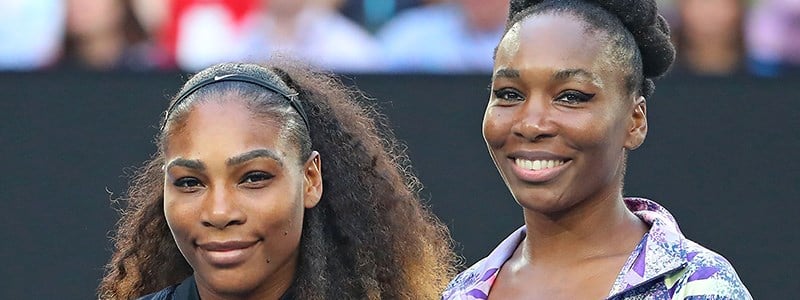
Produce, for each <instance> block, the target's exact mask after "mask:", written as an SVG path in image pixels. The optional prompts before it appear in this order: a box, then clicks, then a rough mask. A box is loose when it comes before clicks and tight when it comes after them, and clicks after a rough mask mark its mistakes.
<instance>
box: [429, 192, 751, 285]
mask: <svg viewBox="0 0 800 300" xmlns="http://www.w3.org/2000/svg"><path fill="white" fill-rule="evenodd" d="M625 204H626V205H627V206H628V209H630V210H631V211H632V212H633V213H634V214H636V216H638V217H639V218H641V219H642V220H644V221H645V222H646V223H647V224H649V225H650V230H649V231H648V232H647V233H646V234H645V235H644V237H643V238H642V241H641V242H640V243H639V245H638V246H637V247H636V249H634V250H633V252H632V253H631V255H630V256H629V257H628V260H627V261H626V262H625V264H624V265H623V268H622V272H620V273H619V275H617V279H616V280H615V281H614V285H613V286H612V288H611V291H610V292H609V294H608V298H607V299H614V300H617V299H687V300H688V299H752V296H750V293H749V292H748V291H747V288H746V287H745V286H744V284H742V281H741V280H740V279H739V276H738V275H737V274H736V271H734V269H733V267H732V266H731V264H730V263H729V262H728V261H727V260H726V259H725V258H724V257H722V256H721V255H719V254H717V253H715V252H713V251H711V250H708V249H706V248H703V246H700V245H698V244H697V243H695V242H692V241H690V240H688V239H687V238H686V237H684V236H683V234H681V232H680V230H679V229H678V224H677V223H676V222H675V219H674V218H673V217H672V215H671V214H670V213H669V212H668V211H667V210H666V209H664V208H663V207H661V206H660V205H658V204H657V203H655V202H653V201H651V200H647V199H643V198H625ZM524 238H525V227H524V226H523V227H522V228H520V229H518V230H517V231H515V232H514V233H512V234H511V236H509V237H508V238H506V239H505V240H504V241H503V242H502V243H500V245H499V246H498V247H497V248H495V250H494V251H492V253H491V254H489V256H488V257H486V258H484V259H482V260H480V261H478V262H477V263H475V264H474V265H472V266H471V267H470V268H468V269H467V270H465V271H464V272H462V273H461V274H459V275H458V276H456V278H455V279H453V281H451V282H450V284H449V285H448V286H447V289H445V291H444V294H443V295H442V299H444V300H455V299H459V300H461V299H463V300H471V299H487V298H488V294H489V290H490V289H491V287H492V283H494V280H495V278H496V277H497V273H498V270H500V267H501V266H502V265H503V263H505V261H506V260H508V259H509V258H510V257H511V255H512V254H513V253H514V250H515V249H516V248H517V246H518V245H519V243H520V242H522V240H523V239H524Z"/></svg>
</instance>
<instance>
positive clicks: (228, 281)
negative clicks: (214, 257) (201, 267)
mask: <svg viewBox="0 0 800 300" xmlns="http://www.w3.org/2000/svg"><path fill="white" fill-rule="evenodd" d="M245 273H246V272H242V271H241V270H235V269H231V270H220V271H216V272H213V274H207V275H205V276H203V278H204V279H205V280H207V284H208V287H209V288H210V289H211V290H213V291H214V292H215V293H217V294H224V295H246V294H249V293H251V292H252V291H253V290H255V289H256V283H255V282H253V281H254V280H255V278H256V276H244V275H245ZM195 276H199V275H198V274H195Z"/></svg>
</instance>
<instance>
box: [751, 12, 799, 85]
mask: <svg viewBox="0 0 800 300" xmlns="http://www.w3.org/2000/svg"><path fill="white" fill-rule="evenodd" d="M747 48H748V56H749V60H750V65H749V67H750V70H751V71H752V72H753V73H755V74H757V75H761V76H776V75H781V74H783V73H800V0H761V1H759V2H758V3H757V4H756V6H755V7H754V8H753V10H752V11H751V14H750V16H749V22H748V24H747Z"/></svg>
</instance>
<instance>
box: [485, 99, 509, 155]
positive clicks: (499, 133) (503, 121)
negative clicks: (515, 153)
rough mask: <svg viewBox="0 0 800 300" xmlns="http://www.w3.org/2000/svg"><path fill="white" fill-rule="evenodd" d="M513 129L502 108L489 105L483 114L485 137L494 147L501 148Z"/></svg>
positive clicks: (488, 143)
mask: <svg viewBox="0 0 800 300" xmlns="http://www.w3.org/2000/svg"><path fill="white" fill-rule="evenodd" d="M510 131H511V121H510V119H509V118H508V116H506V115H505V114H503V113H502V111H501V110H499V109H497V108H494V107H489V108H487V109H486V113H485V114H484V116H483V138H484V140H486V144H487V145H488V146H489V147H490V148H492V149H496V148H500V147H502V146H503V144H504V143H505V140H506V137H507V136H508V134H509V133H510Z"/></svg>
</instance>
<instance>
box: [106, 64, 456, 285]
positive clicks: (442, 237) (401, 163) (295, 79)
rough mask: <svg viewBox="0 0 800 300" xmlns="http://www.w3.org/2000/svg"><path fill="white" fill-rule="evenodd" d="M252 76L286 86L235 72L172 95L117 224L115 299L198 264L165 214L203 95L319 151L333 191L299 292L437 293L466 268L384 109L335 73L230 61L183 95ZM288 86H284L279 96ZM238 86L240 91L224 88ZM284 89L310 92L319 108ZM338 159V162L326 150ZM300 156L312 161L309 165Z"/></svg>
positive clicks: (314, 222) (305, 249) (318, 212)
mask: <svg viewBox="0 0 800 300" xmlns="http://www.w3.org/2000/svg"><path fill="white" fill-rule="evenodd" d="M229 74H242V75H245V76H248V77H250V78H255V79H257V80H259V81H263V82H265V83H266V84H269V85H271V86H273V87H274V88H275V91H269V90H267V89H265V88H262V87H258V86H257V85H254V84H249V83H244V82H236V81H228V82H219V83H215V84H213V85H208V86H206V87H204V88H202V89H198V90H196V91H195V92H194V93H192V94H191V95H190V96H187V97H185V98H183V99H182V101H178V100H180V98H178V97H176V98H175V99H173V100H172V105H171V106H170V107H171V108H170V109H169V110H168V113H167V114H165V117H164V122H163V124H164V126H163V127H162V128H163V129H162V131H161V132H160V134H159V137H158V140H157V143H158V146H159V150H158V151H157V152H156V153H155V154H154V155H153V158H152V159H151V160H150V161H149V162H147V163H146V165H145V166H144V167H143V168H142V169H141V170H139V171H138V173H137V174H136V177H135V178H134V179H133V181H132V184H131V187H130V190H129V192H128V195H127V198H126V199H124V200H127V201H126V202H127V204H128V206H127V207H125V208H123V209H122V218H121V220H120V221H119V223H118V224H117V226H118V228H117V230H116V232H115V233H114V240H115V251H114V253H113V255H112V257H111V261H110V262H109V263H108V265H107V266H106V269H107V272H106V275H105V277H104V278H103V281H102V283H101V285H100V288H99V296H100V298H103V299H131V298H134V299H135V298H137V297H140V296H142V295H145V294H148V293H152V292H154V291H157V290H160V289H163V288H165V287H167V286H170V285H173V284H177V283H179V282H180V281H182V280H183V279H184V278H186V277H188V276H189V275H191V273H192V269H191V267H190V266H189V265H188V263H187V262H186V260H185V259H184V258H183V257H182V256H181V254H180V251H179V250H178V248H177V246H176V243H175V241H174V240H173V237H172V236H171V233H170V230H169V227H168V226H167V223H166V218H165V216H164V212H163V205H164V204H163V202H164V193H163V192H164V191H163V177H164V173H163V172H164V171H163V169H162V166H163V165H164V150H165V149H164V147H165V146H166V145H167V142H166V141H167V140H169V139H170V137H171V136H174V135H176V134H180V132H181V131H182V130H184V129H183V128H182V123H185V122H184V121H183V120H184V119H185V118H186V117H187V115H188V112H189V111H190V110H191V108H192V107H194V106H197V105H198V103H202V102H205V101H240V102H242V103H244V104H245V105H246V107H248V109H250V110H251V112H252V113H253V114H254V115H255V116H260V117H262V119H266V120H274V121H276V122H277V123H278V124H283V125H282V126H283V129H282V132H283V133H285V135H283V136H284V138H286V139H287V140H288V141H289V143H290V144H292V145H295V147H297V151H298V152H299V153H300V155H298V157H307V155H306V154H308V153H310V152H311V151H312V150H315V151H318V152H319V153H320V156H321V157H322V158H323V161H324V162H325V165H324V166H323V168H322V178H323V186H324V193H323V195H322V199H321V200H320V202H319V204H317V205H316V206H315V207H313V208H309V209H306V210H305V216H304V218H303V228H302V235H301V240H300V246H299V253H300V255H299V259H298V264H297V272H296V273H295V279H294V282H293V284H292V286H291V287H290V289H291V291H292V292H293V294H294V295H295V296H296V298H298V299H340V298H341V299H433V298H436V297H438V295H439V292H440V291H441V290H442V289H443V288H444V286H445V285H446V284H447V280H448V279H449V278H450V277H451V276H452V275H453V274H454V273H455V272H454V271H455V270H454V263H455V261H456V256H455V255H454V254H453V252H452V247H451V240H450V238H449V234H448V232H447V227H446V226H444V225H443V224H442V223H440V222H439V221H438V219H437V218H436V217H435V216H434V215H433V214H432V213H431V212H430V211H429V210H428V209H426V208H425V207H424V206H423V205H422V204H421V202H420V200H419V197H418V190H419V188H420V186H419V182H418V181H417V179H416V177H415V176H414V175H413V174H412V173H411V172H410V166H409V164H408V159H407V157H406V156H405V155H404V154H403V152H402V151H401V149H402V147H400V145H399V144H398V142H397V141H396V140H395V139H394V137H393V135H392V134H391V132H390V131H389V129H388V126H387V125H386V124H385V122H384V121H383V119H382V118H381V117H380V115H379V114H378V113H377V111H376V110H375V108H373V107H371V106H369V105H365V104H364V103H363V102H361V101H356V100H357V99H359V98H361V94H360V93H359V92H357V91H355V90H348V89H346V88H345V87H344V85H343V84H342V83H341V82H340V81H339V80H338V79H336V78H335V77H333V76H331V75H329V74H325V73H320V72H317V71H313V70H311V69H308V68H307V67H305V66H302V65H300V64H298V63H296V62H283V63H280V64H273V65H271V66H269V67H265V66H260V65H254V64H234V63H228V64H220V65H217V66H214V67H211V68H208V69H206V70H203V71H202V72H200V73H198V74H196V75H195V76H193V77H192V78H191V79H190V80H189V81H188V82H187V83H186V84H185V85H184V87H183V89H182V91H181V93H179V95H181V94H184V92H186V90H187V89H189V88H191V87H192V86H194V85H196V84H197V83H199V82H203V81H205V80H208V79H209V78H212V79H213V78H216V77H219V78H223V77H225V75H229ZM276 92H279V93H276ZM229 94H233V95H236V96H238V97H220V95H229ZM279 94H283V95H292V96H293V97H297V99H299V101H300V103H301V105H302V109H303V110H304V112H305V114H306V115H307V121H308V123H306V122H305V121H304V120H303V118H302V117H301V115H300V114H299V113H298V109H296V108H293V107H292V106H291V105H290V101H287V99H286V98H285V97H282V96H281V95H279ZM325 158H328V159H325ZM298 163H302V162H299V161H298Z"/></svg>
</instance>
